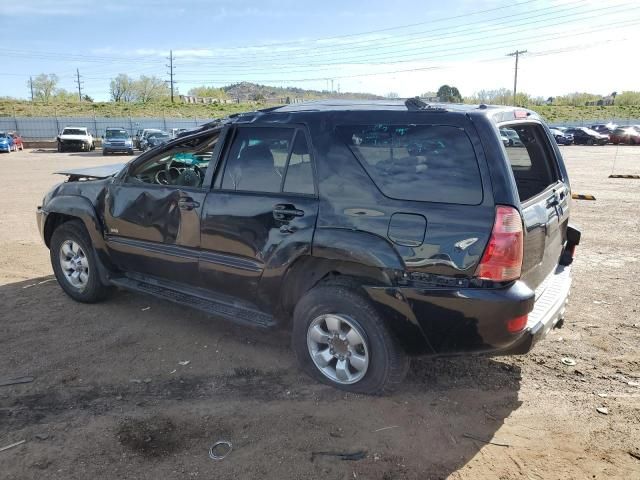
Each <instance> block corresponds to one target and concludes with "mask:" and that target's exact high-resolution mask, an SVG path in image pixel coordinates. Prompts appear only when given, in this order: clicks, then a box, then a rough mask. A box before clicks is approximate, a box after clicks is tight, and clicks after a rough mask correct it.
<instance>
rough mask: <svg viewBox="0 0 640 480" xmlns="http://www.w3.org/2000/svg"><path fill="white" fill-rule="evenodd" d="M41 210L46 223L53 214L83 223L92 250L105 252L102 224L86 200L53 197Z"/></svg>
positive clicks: (79, 197) (45, 230)
mask: <svg viewBox="0 0 640 480" xmlns="http://www.w3.org/2000/svg"><path fill="white" fill-rule="evenodd" d="M42 210H43V212H44V213H45V214H46V215H47V222H49V221H51V219H52V218H53V216H52V214H53V213H59V214H62V215H68V216H70V217H76V218H79V219H80V220H82V222H83V223H84V226H85V228H86V229H87V232H88V233H89V236H90V237H91V242H92V243H93V246H94V248H95V249H96V250H99V251H105V249H106V245H105V241H104V236H103V228H102V223H101V222H100V219H99V217H98V214H97V212H96V209H95V208H94V206H93V204H92V203H91V202H90V201H89V199H88V198H85V197H81V196H78V195H61V196H57V197H53V198H52V199H51V200H50V201H49V202H47V204H46V205H44V206H43V207H42ZM44 232H47V224H45V228H44ZM45 235H46V234H45ZM45 238H46V236H45Z"/></svg>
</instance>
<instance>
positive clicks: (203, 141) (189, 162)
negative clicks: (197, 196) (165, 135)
mask: <svg viewBox="0 0 640 480" xmlns="http://www.w3.org/2000/svg"><path fill="white" fill-rule="evenodd" d="M219 135H220V132H216V133H215V134H214V135H212V136H205V137H198V138H192V139H190V140H187V141H184V142H182V143H179V144H177V145H174V146H173V147H172V148H171V149H169V150H167V151H165V152H162V153H160V154H158V155H155V156H153V157H151V158H150V159H148V160H146V161H144V162H142V163H140V164H137V165H135V166H134V167H133V169H132V170H131V171H130V172H129V174H128V176H127V179H126V182H127V183H134V184H135V183H150V184H156V185H168V186H176V187H196V188H201V187H203V185H202V182H203V180H204V177H205V175H206V173H207V169H208V168H209V162H210V161H211V159H212V157H213V150H214V148H215V146H216V143H217V141H218V137H219ZM214 167H215V166H214V165H211V168H214Z"/></svg>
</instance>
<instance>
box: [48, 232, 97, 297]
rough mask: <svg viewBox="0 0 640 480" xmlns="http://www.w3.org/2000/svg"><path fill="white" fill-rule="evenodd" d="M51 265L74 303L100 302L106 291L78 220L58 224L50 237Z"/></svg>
mask: <svg viewBox="0 0 640 480" xmlns="http://www.w3.org/2000/svg"><path fill="white" fill-rule="evenodd" d="M49 255H50V257H51V266H52V267H53V273H54V274H55V276H56V279H57V280H58V283H59V284H60V286H61V287H62V289H63V290H64V291H65V293H66V294H67V295H69V296H70V297H71V298H73V299H74V300H77V301H79V302H85V303H93V302H97V301H99V300H102V299H103V298H105V297H106V295H107V293H108V292H109V288H108V287H107V286H105V285H103V284H102V282H101V281H100V276H99V274H98V266H97V261H96V258H95V252H94V250H93V245H92V244H91V239H90V238H89V235H88V234H87V231H86V229H85V227H84V225H83V223H82V222H81V221H80V220H72V221H69V222H65V223H63V224H62V225H60V226H59V227H58V228H56V230H55V231H54V232H53V235H52V236H51V245H50V248H49Z"/></svg>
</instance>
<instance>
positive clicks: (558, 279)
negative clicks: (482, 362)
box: [501, 265, 572, 354]
mask: <svg viewBox="0 0 640 480" xmlns="http://www.w3.org/2000/svg"><path fill="white" fill-rule="evenodd" d="M571 281H572V278H571V267H569V266H562V265H559V266H558V268H557V269H556V271H555V272H553V274H552V275H550V276H549V277H547V279H546V280H545V282H544V283H543V284H542V285H541V286H540V287H539V289H538V290H539V294H538V292H536V294H537V295H536V297H537V298H536V303H535V306H534V307H533V310H532V311H531V313H530V314H529V321H528V322H527V328H526V329H525V334H524V335H523V336H522V338H521V339H520V340H518V341H517V342H515V343H514V345H512V346H511V347H509V348H508V349H507V350H505V351H504V352H501V353H505V354H523V353H527V352H529V351H530V350H531V349H532V348H533V346H534V345H535V344H536V343H538V342H539V341H540V340H541V339H543V338H544V337H545V336H546V335H547V333H549V331H550V330H552V329H553V328H554V327H555V326H556V325H557V324H558V322H560V321H561V320H562V319H563V318H564V312H565V308H566V306H567V302H568V301H569V295H570V293H571ZM540 290H541V291H540Z"/></svg>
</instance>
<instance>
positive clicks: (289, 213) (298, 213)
mask: <svg viewBox="0 0 640 480" xmlns="http://www.w3.org/2000/svg"><path fill="white" fill-rule="evenodd" d="M302 216H304V210H299V209H297V208H296V207H295V205H292V204H290V203H278V204H277V205H274V206H273V218H275V219H276V220H291V219H292V218H294V217H302Z"/></svg>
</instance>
